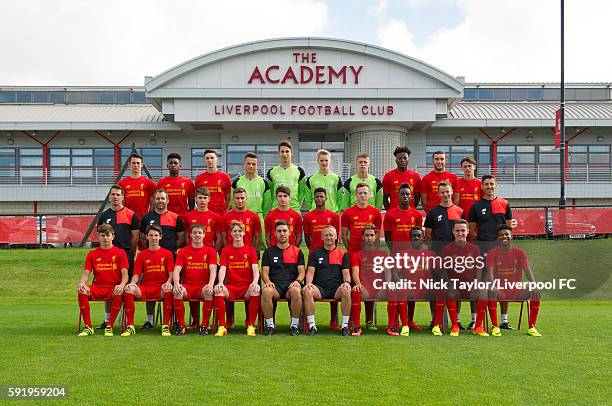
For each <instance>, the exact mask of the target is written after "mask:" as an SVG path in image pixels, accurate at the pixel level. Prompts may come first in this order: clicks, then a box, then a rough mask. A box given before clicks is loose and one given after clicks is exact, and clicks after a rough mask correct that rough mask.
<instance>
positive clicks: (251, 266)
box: [214, 221, 261, 337]
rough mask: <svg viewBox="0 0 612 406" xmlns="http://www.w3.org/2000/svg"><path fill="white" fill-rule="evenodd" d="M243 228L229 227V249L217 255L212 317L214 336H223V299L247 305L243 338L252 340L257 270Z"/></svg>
mask: <svg viewBox="0 0 612 406" xmlns="http://www.w3.org/2000/svg"><path fill="white" fill-rule="evenodd" d="M245 229H246V227H245V225H244V224H242V223H240V222H237V221H233V222H232V223H231V225H230V232H231V234H232V245H228V246H226V247H225V248H223V250H222V251H221V263H220V267H219V282H218V284H217V286H215V297H214V305H215V314H216V315H217V320H219V330H218V331H217V333H216V334H215V336H218V337H221V336H225V335H227V329H226V325H225V299H233V300H237V299H244V300H245V301H246V302H247V303H248V314H247V321H246V325H247V335H248V336H252V337H254V336H255V335H256V333H255V321H256V319H257V314H258V313H259V293H260V289H261V288H260V286H259V267H258V262H259V261H258V259H257V251H255V248H253V246H250V245H247V244H245V241H244V234H245Z"/></svg>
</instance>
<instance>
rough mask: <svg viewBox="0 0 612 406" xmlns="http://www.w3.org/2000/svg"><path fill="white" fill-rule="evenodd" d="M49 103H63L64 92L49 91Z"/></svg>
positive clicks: (64, 101)
mask: <svg viewBox="0 0 612 406" xmlns="http://www.w3.org/2000/svg"><path fill="white" fill-rule="evenodd" d="M49 96H50V101H51V103H56V104H63V103H66V93H65V92H49Z"/></svg>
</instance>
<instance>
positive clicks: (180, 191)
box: [155, 152, 195, 216]
mask: <svg viewBox="0 0 612 406" xmlns="http://www.w3.org/2000/svg"><path fill="white" fill-rule="evenodd" d="M166 168H168V173H169V175H168V176H166V177H164V178H161V179H160V180H158V181H157V185H156V186H155V188H156V189H164V190H165V191H166V193H168V199H169V200H168V210H170V211H172V212H174V213H176V214H178V215H179V216H184V215H185V214H187V212H188V211H189V210H192V209H193V207H194V192H195V186H194V184H193V182H192V181H191V179H189V178H186V177H184V176H181V155H180V154H179V153H177V152H171V153H169V154H168V157H167V158H166Z"/></svg>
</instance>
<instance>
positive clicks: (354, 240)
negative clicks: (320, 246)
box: [340, 183, 382, 256]
mask: <svg viewBox="0 0 612 406" xmlns="http://www.w3.org/2000/svg"><path fill="white" fill-rule="evenodd" d="M355 194H356V196H357V203H355V205H354V206H351V207H349V208H348V209H346V210H345V211H344V213H342V218H341V221H340V224H341V227H342V241H343V242H344V246H345V247H347V249H348V252H349V256H350V255H352V254H353V253H355V252H357V251H359V250H361V243H362V240H361V229H362V228H363V227H364V226H365V225H367V224H373V225H374V227H376V230H377V231H380V227H381V226H382V216H381V214H380V210H378V209H377V208H375V207H372V206H370V205H369V204H368V198H369V196H370V187H369V186H368V185H367V184H365V183H360V184H358V185H357V187H356V188H355Z"/></svg>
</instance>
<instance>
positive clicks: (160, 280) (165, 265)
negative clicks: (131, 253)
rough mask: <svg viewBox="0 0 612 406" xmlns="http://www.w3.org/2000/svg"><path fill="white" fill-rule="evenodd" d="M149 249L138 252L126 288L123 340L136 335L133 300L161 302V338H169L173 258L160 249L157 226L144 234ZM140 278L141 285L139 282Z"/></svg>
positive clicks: (166, 251) (154, 225)
mask: <svg viewBox="0 0 612 406" xmlns="http://www.w3.org/2000/svg"><path fill="white" fill-rule="evenodd" d="M145 235H146V238H147V242H148V248H147V249H145V250H143V251H140V252H139V253H138V257H136V263H135V264H134V275H133V276H132V280H131V281H130V283H128V284H127V285H126V286H125V293H124V294H123V298H124V302H125V304H124V307H125V314H126V316H127V327H126V329H125V331H124V332H123V334H121V336H122V337H129V336H132V335H134V334H136V328H135V327H134V312H135V306H134V300H135V299H137V300H143V301H153V302H155V301H159V300H163V302H164V319H163V324H162V329H161V333H162V336H164V337H166V336H170V327H169V324H170V316H171V314H172V271H173V270H174V256H173V255H172V252H170V251H168V250H167V249H165V248H162V247H160V246H159V241H160V240H161V237H162V229H161V227H160V226H158V225H157V224H151V225H150V226H147V229H146V232H145ZM141 277H142V280H141V281H140V283H139V282H138V280H139V279H140V278H141Z"/></svg>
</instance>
